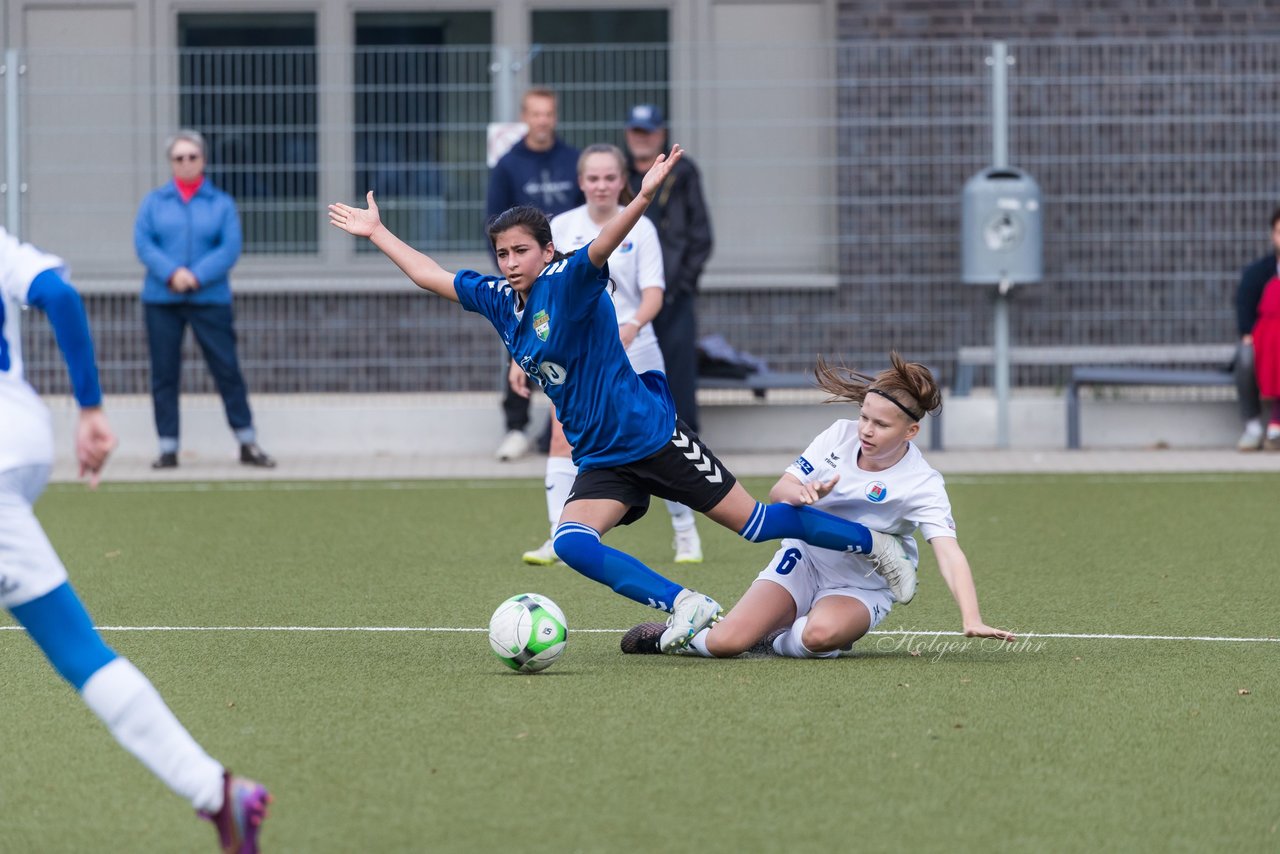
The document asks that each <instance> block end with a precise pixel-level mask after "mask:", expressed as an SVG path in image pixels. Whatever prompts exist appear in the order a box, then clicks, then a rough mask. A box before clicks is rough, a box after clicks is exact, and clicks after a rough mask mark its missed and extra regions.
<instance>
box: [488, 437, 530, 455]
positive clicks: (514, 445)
mask: <svg viewBox="0 0 1280 854" xmlns="http://www.w3.org/2000/svg"><path fill="white" fill-rule="evenodd" d="M527 453H529V437H528V436H526V435H525V434H524V431H523V430H508V431H507V435H505V436H503V437H502V442H501V443H500V444H499V445H498V450H497V451H495V452H494V454H493V455H494V456H495V457H497V458H498V460H500V461H501V462H504V463H507V462H511V461H512V460H518V459H520V458H521V457H523V456H524V455H525V454H527Z"/></svg>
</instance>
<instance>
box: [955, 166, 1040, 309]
mask: <svg viewBox="0 0 1280 854" xmlns="http://www.w3.org/2000/svg"><path fill="white" fill-rule="evenodd" d="M961 206H962V208H961V215H960V255H961V271H962V279H963V281H964V283H965V284H966V285H998V284H1001V283H1002V282H1005V283H1009V284H1029V283H1034V282H1039V281H1040V278H1041V276H1042V274H1043V272H1044V229H1043V226H1042V220H1043V217H1042V212H1041V205H1040V185H1039V184H1037V183H1036V181H1035V179H1034V178H1032V177H1031V176H1030V175H1029V174H1027V173H1026V172H1024V171H1022V170H1021V169H1014V168H1012V167H1008V166H1004V167H996V168H991V169H984V170H982V171H981V172H979V173H978V174H976V175H974V176H973V177H972V178H970V179H969V180H968V181H966V182H965V185H964V190H963V192H962V193H961Z"/></svg>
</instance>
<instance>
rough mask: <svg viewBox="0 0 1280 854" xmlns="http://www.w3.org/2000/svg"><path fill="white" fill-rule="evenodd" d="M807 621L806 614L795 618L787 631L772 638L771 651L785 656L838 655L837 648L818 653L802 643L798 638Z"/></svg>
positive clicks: (820, 656)
mask: <svg viewBox="0 0 1280 854" xmlns="http://www.w3.org/2000/svg"><path fill="white" fill-rule="evenodd" d="M808 622H809V617H808V616H807V615H806V616H803V617H801V618H800V619H798V620H796V621H795V622H794V623H793V624H792V625H791V629H790V630H789V631H786V632H783V633H782V634H780V635H778V637H776V638H775V639H774V641H773V651H774V652H776V653H777V654H778V655H785V656H786V657H787V658H835V657H836V656H838V655H840V650H838V649H833V650H831V651H830V652H821V653H819V652H814V651H813V650H811V649H809V648H808V647H806V646H805V645H804V642H803V641H802V640H801V639H800V638H801V636H802V635H803V634H804V627H805V624H806V623H808Z"/></svg>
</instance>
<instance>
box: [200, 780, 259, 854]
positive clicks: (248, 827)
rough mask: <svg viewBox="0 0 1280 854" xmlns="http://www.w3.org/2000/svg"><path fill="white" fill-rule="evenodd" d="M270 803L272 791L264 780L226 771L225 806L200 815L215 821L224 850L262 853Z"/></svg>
mask: <svg viewBox="0 0 1280 854" xmlns="http://www.w3.org/2000/svg"><path fill="white" fill-rule="evenodd" d="M269 803H271V793H270V792H268V791H267V789H266V787H265V786H263V785H262V784H261V783H258V782H255V781H254V780H250V779H249V778H248V777H236V776H233V775H232V773H231V772H230V771H223V772H222V809H220V810H218V811H217V812H216V813H208V812H203V811H201V812H199V813H197V815H199V816H200V817H201V818H203V819H206V820H207V821H211V822H213V826H214V827H215V828H217V830H218V842H220V843H221V844H222V852H223V854H258V831H259V830H261V829H262V822H263V820H264V819H266V817H267V804H269Z"/></svg>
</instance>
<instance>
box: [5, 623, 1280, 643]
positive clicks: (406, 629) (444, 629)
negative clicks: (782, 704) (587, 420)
mask: <svg viewBox="0 0 1280 854" xmlns="http://www.w3.org/2000/svg"><path fill="white" fill-rule="evenodd" d="M97 629H98V631H100V632H331V633H340V632H389V633H419V634H428V633H442V634H444V633H450V632H457V633H463V632H473V633H480V632H487V631H488V629H483V628H476V627H469V626H98V627H97ZM21 630H22V627H21V626H0V631H21ZM571 631H572V632H575V633H583V634H612V635H619V634H622V633H623V632H625V631H627V629H571ZM868 634H871V635H886V636H903V637H964V633H963V632H948V631H913V630H912V631H909V630H907V629H898V630H894V631H872V632H868ZM1017 636H1018V639H1019V640H1022V639H1023V638H1060V639H1065V640H1136V641H1207V642H1213V643H1280V637H1266V638H1236V637H1213V636H1209V635H1126V634H1077V633H1073V632H1018V633H1017ZM978 640H980V639H978Z"/></svg>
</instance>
